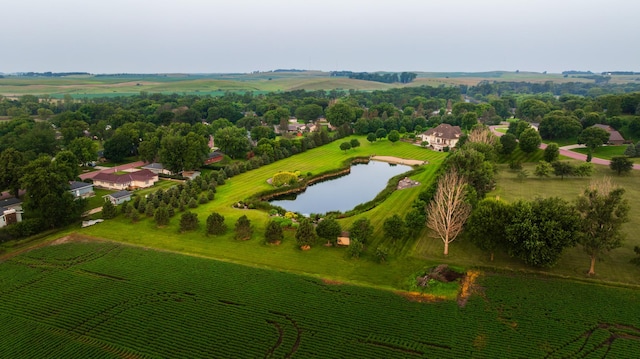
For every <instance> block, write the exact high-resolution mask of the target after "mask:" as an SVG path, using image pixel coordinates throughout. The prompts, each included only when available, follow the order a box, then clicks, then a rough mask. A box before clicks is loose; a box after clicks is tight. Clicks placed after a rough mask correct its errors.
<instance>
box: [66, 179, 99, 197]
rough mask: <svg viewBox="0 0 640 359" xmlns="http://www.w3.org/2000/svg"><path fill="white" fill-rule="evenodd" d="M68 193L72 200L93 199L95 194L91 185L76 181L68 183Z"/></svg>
mask: <svg viewBox="0 0 640 359" xmlns="http://www.w3.org/2000/svg"><path fill="white" fill-rule="evenodd" d="M69 192H71V194H72V195H73V197H74V198H87V197H93V195H94V194H95V193H94V192H93V184H91V183H85V182H78V181H71V182H69Z"/></svg>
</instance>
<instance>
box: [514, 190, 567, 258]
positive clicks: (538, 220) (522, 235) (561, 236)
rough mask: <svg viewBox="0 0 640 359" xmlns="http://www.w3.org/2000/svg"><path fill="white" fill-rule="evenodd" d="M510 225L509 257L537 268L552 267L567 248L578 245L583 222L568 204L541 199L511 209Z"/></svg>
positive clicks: (562, 201)
mask: <svg viewBox="0 0 640 359" xmlns="http://www.w3.org/2000/svg"><path fill="white" fill-rule="evenodd" d="M511 208H512V210H511V215H512V217H511V223H510V224H509V225H508V226H507V227H506V234H507V240H508V241H509V248H508V250H509V254H510V255H511V256H513V257H516V258H519V259H521V260H522V261H524V262H525V263H526V264H529V265H532V266H536V267H551V266H553V265H554V264H555V263H556V262H557V261H558V259H560V256H561V255H562V252H563V250H564V249H565V248H567V247H572V246H574V245H575V244H576V237H575V234H576V230H577V229H578V226H579V222H580V218H579V216H578V214H577V212H576V210H575V208H574V207H573V206H572V205H571V204H570V203H569V202H567V201H565V200H563V199H561V198H557V197H551V198H544V199H541V198H538V199H536V200H534V201H532V202H525V201H518V202H516V203H514V204H512V205H511Z"/></svg>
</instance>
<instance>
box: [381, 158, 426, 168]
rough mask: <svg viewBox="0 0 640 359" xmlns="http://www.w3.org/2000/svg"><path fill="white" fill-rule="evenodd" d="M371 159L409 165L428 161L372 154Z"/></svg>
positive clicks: (418, 164)
mask: <svg viewBox="0 0 640 359" xmlns="http://www.w3.org/2000/svg"><path fill="white" fill-rule="evenodd" d="M371 159H372V160H376V161H382V162H389V163H394V164H398V165H408V166H420V165H424V164H427V163H428V162H427V161H421V160H412V159H407V158H400V157H393V156H371Z"/></svg>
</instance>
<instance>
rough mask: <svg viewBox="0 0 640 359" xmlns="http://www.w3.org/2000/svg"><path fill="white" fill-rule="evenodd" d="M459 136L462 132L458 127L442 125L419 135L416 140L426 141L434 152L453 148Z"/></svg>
mask: <svg viewBox="0 0 640 359" xmlns="http://www.w3.org/2000/svg"><path fill="white" fill-rule="evenodd" d="M461 136H462V130H460V127H459V126H451V125H449V124H446V123H443V124H440V125H438V126H437V127H434V128H432V129H429V130H426V131H425V132H423V133H421V134H419V135H418V140H419V141H427V142H429V146H431V147H432V148H433V149H434V150H436V151H442V150H443V149H444V148H445V147H448V148H453V147H455V146H456V144H458V141H459V140H460V137H461Z"/></svg>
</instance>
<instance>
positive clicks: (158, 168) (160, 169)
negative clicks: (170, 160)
mask: <svg viewBox="0 0 640 359" xmlns="http://www.w3.org/2000/svg"><path fill="white" fill-rule="evenodd" d="M140 168H142V169H143V170H149V171H151V172H153V173H155V174H157V175H160V174H163V175H171V174H173V173H172V172H171V171H169V170H168V169H166V168H164V166H163V165H162V163H158V162H154V163H149V164H148V165H144V166H142V167H140Z"/></svg>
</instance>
